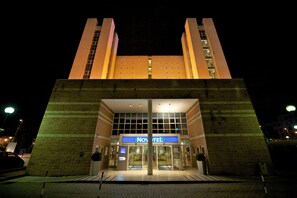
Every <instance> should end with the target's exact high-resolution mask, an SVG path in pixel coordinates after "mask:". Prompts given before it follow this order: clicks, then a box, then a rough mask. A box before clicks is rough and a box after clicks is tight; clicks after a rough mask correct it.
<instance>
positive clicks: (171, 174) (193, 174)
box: [0, 169, 260, 184]
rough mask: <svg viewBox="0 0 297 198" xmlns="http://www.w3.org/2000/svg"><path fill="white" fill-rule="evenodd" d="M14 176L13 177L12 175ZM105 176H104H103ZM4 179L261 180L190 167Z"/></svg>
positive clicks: (132, 181) (86, 180)
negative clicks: (205, 172) (211, 173)
mask: <svg viewBox="0 0 297 198" xmlns="http://www.w3.org/2000/svg"><path fill="white" fill-rule="evenodd" d="M10 176H12V177H10ZM102 176H103V177H102ZM0 178H2V181H3V180H8V179H10V181H14V182H44V181H46V182H85V183H86V182H95V183H96V182H101V180H102V182H104V183H166V184H168V183H198V182H199V183H202V182H208V183H209V182H244V181H253V180H260V177H258V178H257V177H249V178H244V177H238V176H217V175H201V174H199V173H198V171H197V169H189V170H184V171H160V170H154V171H153V175H148V174H147V171H145V170H137V171H115V170H112V169H106V170H102V171H100V172H99V174H98V175H95V176H89V175H78V176H58V177H42V176H27V175H25V171H23V173H22V174H20V175H19V177H17V178H16V175H15V174H13V173H10V175H9V174H8V175H6V177H4V176H3V175H2V177H1V176H0Z"/></svg>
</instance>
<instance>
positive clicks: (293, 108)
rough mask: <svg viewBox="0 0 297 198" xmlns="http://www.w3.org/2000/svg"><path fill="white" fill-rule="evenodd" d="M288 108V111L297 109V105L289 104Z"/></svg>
mask: <svg viewBox="0 0 297 198" xmlns="http://www.w3.org/2000/svg"><path fill="white" fill-rule="evenodd" d="M286 110H287V111H288V112H290V111H295V110H296V107H295V106H294V105H288V106H286Z"/></svg>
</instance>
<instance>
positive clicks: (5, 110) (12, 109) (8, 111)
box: [0, 107, 14, 132]
mask: <svg viewBox="0 0 297 198" xmlns="http://www.w3.org/2000/svg"><path fill="white" fill-rule="evenodd" d="M4 112H5V113H6V117H5V119H4V121H3V122H2V124H1V128H0V132H1V131H4V129H3V127H4V124H5V122H6V120H7V117H8V115H9V114H12V113H13V112H14V108H13V107H6V108H5V109H4Z"/></svg>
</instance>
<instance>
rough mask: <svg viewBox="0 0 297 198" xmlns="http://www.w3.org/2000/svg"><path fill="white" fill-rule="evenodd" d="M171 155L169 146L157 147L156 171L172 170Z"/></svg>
mask: <svg viewBox="0 0 297 198" xmlns="http://www.w3.org/2000/svg"><path fill="white" fill-rule="evenodd" d="M171 153H172V151H171V147H170V146H158V170H172V154H171Z"/></svg>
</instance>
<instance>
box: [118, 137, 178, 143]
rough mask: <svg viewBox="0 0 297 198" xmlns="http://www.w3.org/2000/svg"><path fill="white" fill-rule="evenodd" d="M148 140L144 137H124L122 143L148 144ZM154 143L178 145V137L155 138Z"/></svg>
mask: <svg viewBox="0 0 297 198" xmlns="http://www.w3.org/2000/svg"><path fill="white" fill-rule="evenodd" d="M147 142H148V138H147V137H143V136H123V137H122V143H147ZM152 142H153V143H178V136H155V137H153V139H152Z"/></svg>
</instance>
